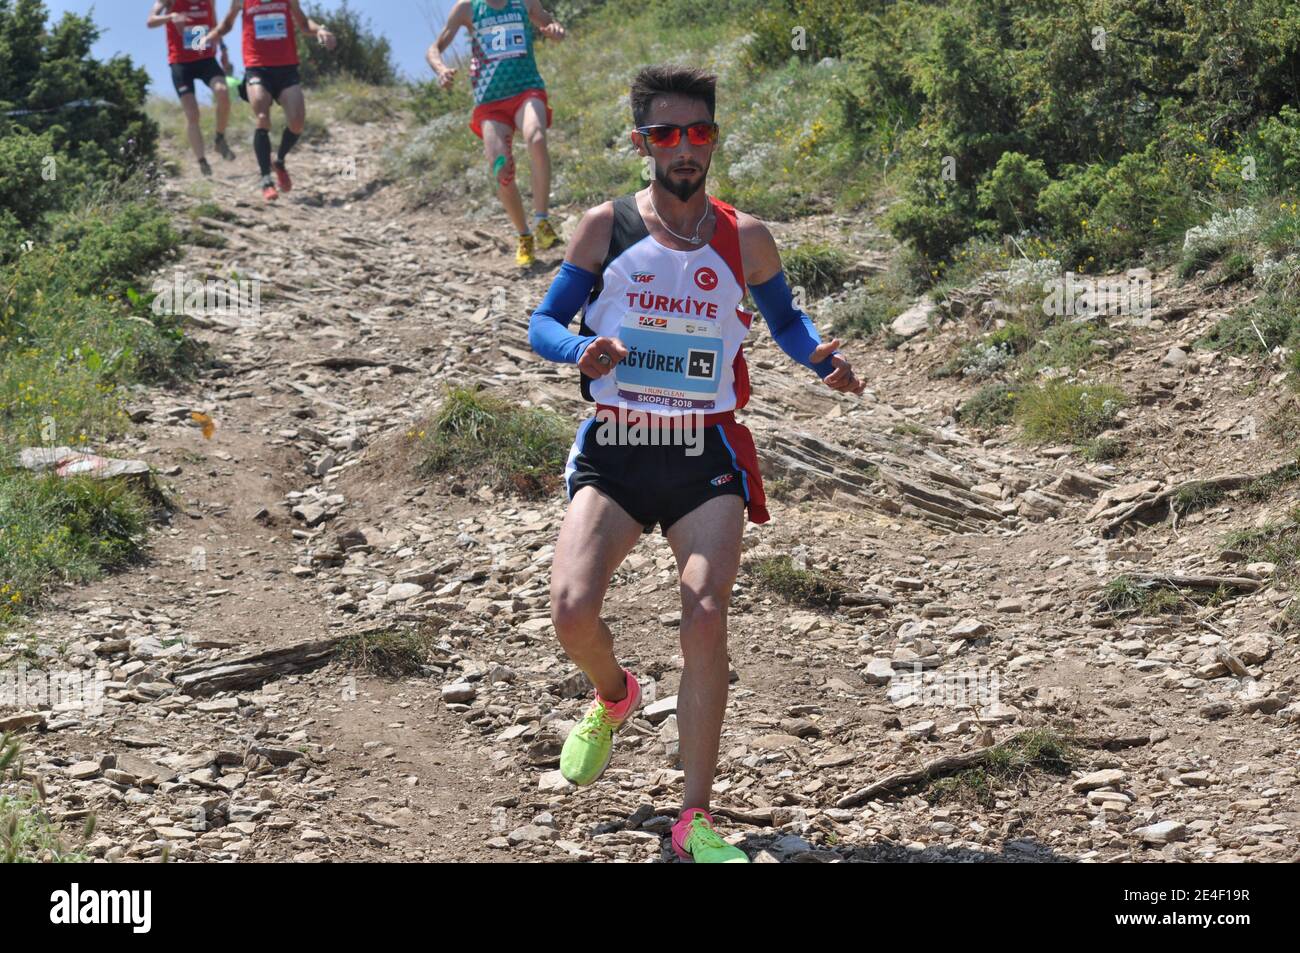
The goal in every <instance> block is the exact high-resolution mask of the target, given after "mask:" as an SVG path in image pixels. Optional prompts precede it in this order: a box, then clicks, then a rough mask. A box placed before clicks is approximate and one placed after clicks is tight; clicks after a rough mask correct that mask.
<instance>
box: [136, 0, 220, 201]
mask: <svg viewBox="0 0 1300 953" xmlns="http://www.w3.org/2000/svg"><path fill="white" fill-rule="evenodd" d="M215 3H216V0H155V2H154V5H153V12H152V13H150V14H149V19H148V20H147V21H146V25H147V26H148V27H149V29H151V30H152V29H153V28H155V27H160V26H165V27H166V28H167V62H168V63H170V64H171V68H172V85H173V86H175V87H176V95H177V96H179V97H180V100H181V109H182V110H183V111H184V113H185V125H186V134H187V135H188V136H189V140H190V148H191V149H193V150H194V155H195V157H196V158H197V159H198V160H199V171H200V172H202V173H203V174H204V175H211V174H212V166H210V165H209V164H208V159H207V155H206V154H205V153H204V150H203V129H202V128H201V127H200V125H199V101H198V97H197V96H196V90H195V84H196V83H198V82H200V81H202V82H204V83H207V84H208V88H209V89H210V90H212V99H213V101H214V102H215V103H216V106H217V137H216V140H215V141H214V145H215V146H216V149H217V152H218V153H219V154H220V155H221V158H223V159H225V160H226V161H227V162H229V161H230V160H232V159H234V158H235V154H234V153H233V152H231V151H230V146H229V145H228V144H227V143H226V126H227V125H229V123H230V90H229V89H228V88H227V86H226V74H227V73H229V72H230V51H229V50H227V49H226V44H224V43H222V44H221V65H220V66H218V65H217V51H216V50H215V49H213V48H211V47H206V48H200V47H199V46H198V43H199V42H200V41H201V40H202V39H203V37H204V36H206V35H207V33H208V31H209V30H211V29H212V28H213V27H214V26H216V25H217V11H216V8H215V7H214V6H213V5H214V4H215Z"/></svg>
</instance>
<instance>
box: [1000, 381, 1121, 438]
mask: <svg viewBox="0 0 1300 953" xmlns="http://www.w3.org/2000/svg"><path fill="white" fill-rule="evenodd" d="M1125 402H1126V398H1125V396H1124V392H1123V391H1121V390H1119V389H1118V388H1116V387H1112V386H1110V385H1109V384H1078V383H1070V382H1067V381H1062V380H1053V381H1048V382H1046V383H1043V384H1038V385H1035V386H1032V387H1030V388H1028V389H1027V390H1024V391H1022V392H1021V393H1020V394H1019V396H1018V398H1017V400H1016V410H1015V416H1016V419H1017V420H1018V421H1019V422H1020V425H1021V427H1022V428H1023V430H1024V434H1025V436H1026V437H1027V438H1028V439H1030V440H1038V441H1055V440H1068V441H1072V442H1078V441H1083V440H1087V439H1089V438H1092V437H1095V436H1097V435H1098V434H1100V433H1101V432H1102V431H1103V430H1108V429H1109V428H1110V427H1111V426H1112V425H1113V424H1114V423H1115V419H1116V415H1117V414H1118V412H1119V409H1120V408H1121V407H1123V406H1124V404H1125Z"/></svg>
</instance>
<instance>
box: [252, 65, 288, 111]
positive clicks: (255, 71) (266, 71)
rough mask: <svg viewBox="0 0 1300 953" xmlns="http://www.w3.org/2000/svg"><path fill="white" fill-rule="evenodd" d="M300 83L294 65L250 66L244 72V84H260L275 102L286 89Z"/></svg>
mask: <svg viewBox="0 0 1300 953" xmlns="http://www.w3.org/2000/svg"><path fill="white" fill-rule="evenodd" d="M301 84H302V76H301V75H299V73H298V67H296V66H250V67H249V68H248V71H247V72H246V73H245V74H244V85H245V86H261V87H262V88H263V89H265V90H266V91H267V92H269V93H270V94H271V98H272V99H274V100H275V101H276V102H277V103H278V102H279V101H280V94H281V93H283V92H284V91H285V90H286V89H290V88H292V87H294V86H299V85H301Z"/></svg>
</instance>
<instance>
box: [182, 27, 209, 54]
mask: <svg viewBox="0 0 1300 953" xmlns="http://www.w3.org/2000/svg"><path fill="white" fill-rule="evenodd" d="M207 34H208V28H207V27H205V26H187V27H186V28H185V31H184V36H185V49H187V50H195V51H198V50H200V49H202V47H200V46H199V40H201V39H203V38H204V37H205V36H207Z"/></svg>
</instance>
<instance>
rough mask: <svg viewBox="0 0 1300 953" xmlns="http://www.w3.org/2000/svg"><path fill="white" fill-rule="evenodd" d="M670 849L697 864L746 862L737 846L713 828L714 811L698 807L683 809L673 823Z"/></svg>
mask: <svg viewBox="0 0 1300 953" xmlns="http://www.w3.org/2000/svg"><path fill="white" fill-rule="evenodd" d="M673 850H674V851H676V852H677V856H678V857H680V858H681V859H682V860H693V861H695V862H696V863H697V864H747V863H749V858H748V857H746V856H745V852H744V851H743V850H741V849H740V848H739V847H734V846H732V845H731V844H728V843H727V842H726V841H724V840H723V839H722V837H721V836H719V834H718V832H717V831H716V830H714V829H713V815H711V814H710V813H709V812H708V811H702V810H700V809H699V808H698V807H693V808H691V809H690V810H687V811H682V816H681V817H679V818H678V819H677V823H676V824H674V825H673Z"/></svg>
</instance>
